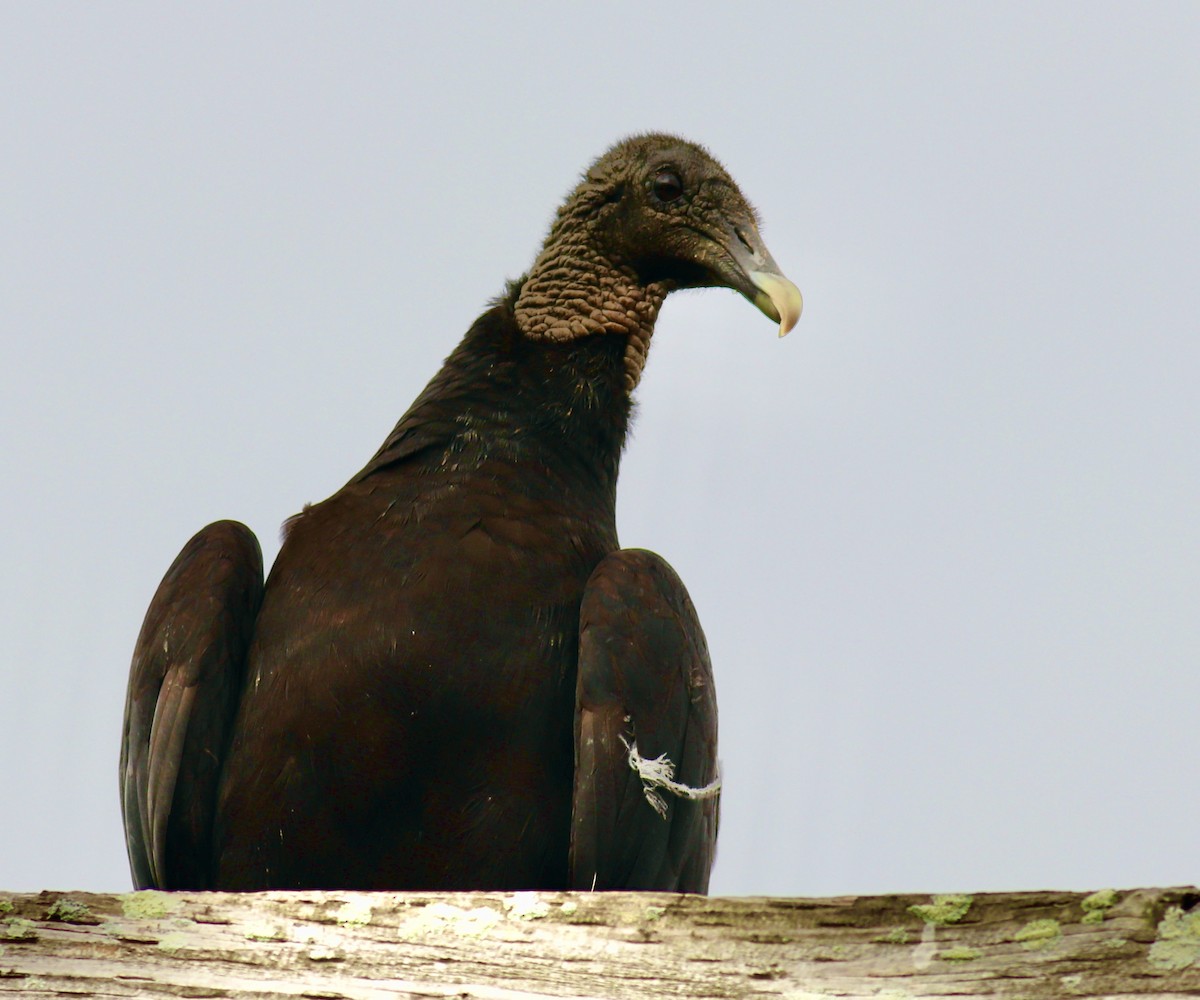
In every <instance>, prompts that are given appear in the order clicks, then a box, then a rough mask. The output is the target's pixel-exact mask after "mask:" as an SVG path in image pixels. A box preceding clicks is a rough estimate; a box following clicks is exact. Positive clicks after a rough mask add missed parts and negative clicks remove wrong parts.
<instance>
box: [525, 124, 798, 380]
mask: <svg viewBox="0 0 1200 1000" xmlns="http://www.w3.org/2000/svg"><path fill="white" fill-rule="evenodd" d="M706 287H725V288H732V289H734V290H735V291H737V292H740V293H741V294H742V295H744V296H745V297H746V298H747V299H749V300H750V301H751V302H753V303H754V305H756V306H757V307H758V308H759V309H760V310H761V311H762V312H764V313H765V314H766V315H767V316H769V317H770V318H771V319H772V320H774V321H775V322H776V323H778V324H779V335H780V336H781V337H782V336H783V335H784V334H786V333H787V332H788V331H789V330H790V329H791V328H792V327H793V326H795V325H796V321H797V320H799V318H800V309H801V306H802V300H801V297H800V290H799V289H798V288H797V287H796V286H795V285H794V284H792V282H790V281H789V280H788V279H787V278H785V277H784V276H783V274H782V273H780V270H779V267H778V265H776V263H775V261H774V260H773V259H772V257H771V254H770V252H769V251H768V250H767V248H766V246H765V245H764V243H763V241H762V237H761V236H759V234H758V217H757V215H756V213H755V211H754V209H753V208H752V207H751V206H750V204H749V202H747V201H746V199H745V197H743V195H742V193H741V191H739V190H738V187H737V185H736V184H735V183H734V181H733V179H732V178H731V177H730V176H729V174H728V173H727V172H726V171H725V168H724V167H722V166H721V164H719V163H718V162H717V161H716V160H715V159H713V157H712V156H711V155H710V154H709V153H708V152H707V151H706V150H705V149H703V148H702V147H700V146H697V145H695V144H694V143H690V142H687V141H686V140H684V139H679V138H677V137H675V136H670V135H659V134H653V135H641V136H634V137H633V138H630V139H626V140H625V141H623V142H620V143H618V144H617V145H616V146H614V147H613V148H612V149H610V150H608V152H606V153H605V154H604V155H603V156H601V157H600V158H599V159H598V160H596V162H595V163H593V164H592V166H591V168H590V169H589V170H588V171H587V173H586V174H585V175H584V177H583V180H582V181H580V183H579V185H578V186H577V187H576V188H575V190H574V191H572V192H571V194H570V195H569V196H568V197H567V200H566V201H565V202H564V203H563V205H562V207H561V208H560V209H559V210H558V215H557V217H556V218H555V221H554V224H553V225H552V226H551V228H550V233H549V235H548V236H547V237H546V242H545V244H544V245H543V247H542V250H541V253H540V254H539V255H538V257H537V260H536V261H535V262H534V265H533V267H532V269H531V270H530V272H529V274H528V276H527V277H526V279H525V280H524V282H523V283H522V284H521V288H520V293H519V295H518V298H517V302H516V318H517V323H518V325H519V326H520V328H521V330H522V331H523V332H524V333H525V335H526V336H528V337H532V338H534V339H541V340H557V341H563V340H571V339H574V338H576V337H581V336H588V335H591V334H597V333H616V334H623V335H627V336H629V350H628V351H627V353H626V373H627V376H628V378H627V383H628V387H629V388H630V389H632V388H633V386H634V385H636V384H637V380H638V377H639V376H640V374H641V370H642V365H643V364H644V363H645V355H646V350H647V348H648V347H649V342H650V335H651V333H652V332H653V328H654V321H655V319H656V318H657V316H658V310H659V307H660V306H661V305H662V301H663V299H664V298H665V297H666V295H667V293H668V292H672V291H674V290H675V289H678V288H706Z"/></svg>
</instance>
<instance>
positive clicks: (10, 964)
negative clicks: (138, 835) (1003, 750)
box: [0, 888, 1200, 1000]
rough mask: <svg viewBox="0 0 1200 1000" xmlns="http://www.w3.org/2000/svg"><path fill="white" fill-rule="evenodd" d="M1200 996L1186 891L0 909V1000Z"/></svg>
mask: <svg viewBox="0 0 1200 1000" xmlns="http://www.w3.org/2000/svg"><path fill="white" fill-rule="evenodd" d="M6 992H8V993H16V994H20V995H22V996H27V997H50V996H64V995H76V996H80V995H82V996H98V997H132V996H136V997H234V998H262V997H312V998H328V1000H337V998H343V997H344V998H355V1000H357V998H363V1000H368V998H369V1000H375V998H395V997H474V998H486V1000H531V998H546V997H557V998H571V1000H577V998H585V997H587V998H606V1000H607V998H613V1000H616V998H630V1000H632V998H654V997H729V998H741V997H749V998H757V997H780V998H783V997H787V998H805V1000H808V998H815V997H828V996H833V997H851V998H856V997H872V998H884V997H886V998H901V997H904V998H921V997H947V996H975V997H1014V998H1015V997H1023V998H1029V1000H1033V998H1041V997H1055V998H1058V997H1107V998H1124V997H1144V996H1174V997H1183V996H1198V995H1200V890H1198V889H1196V888H1173V889H1132V890H1117V891H1114V890H1101V891H1099V892H1095V893H1090V894H1088V893H1070V892H1026V893H988V894H980V895H975V896H968V895H942V896H932V897H931V896H860V897H843V898H836V899H774V898H768V899H760V898H745V899H721V898H705V897H701V896H679V895H670V894H664V893H507V894H505V893H359V892H265V893H247V894H237V893H161V892H135V893H127V894H124V895H94V894H90V893H61V892H43V893H40V894H36V895H34V894H30V895H18V894H7V893H0V994H3V993H6Z"/></svg>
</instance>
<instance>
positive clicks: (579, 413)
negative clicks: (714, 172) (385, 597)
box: [354, 285, 632, 507]
mask: <svg viewBox="0 0 1200 1000" xmlns="http://www.w3.org/2000/svg"><path fill="white" fill-rule="evenodd" d="M523 291H524V288H523V286H522V285H514V286H513V287H512V289H511V290H510V292H509V294H508V295H507V296H505V297H504V298H503V299H501V300H500V301H498V302H497V303H496V304H495V305H493V306H492V308H491V309H489V310H488V311H487V312H485V313H484V314H483V315H482V316H480V317H479V319H478V320H476V321H475V323H474V325H473V326H472V327H471V329H470V330H469V331H468V332H467V335H466V336H465V337H464V338H463V340H462V342H461V343H460V344H459V345H458V347H457V348H456V349H455V350H454V352H453V353H452V354H451V355H450V356H449V357H448V358H447V359H446V362H445V364H444V365H443V366H442V369H441V371H440V372H438V374H437V375H436V376H434V378H433V380H432V381H431V382H430V383H429V385H428V386H426V388H425V391H424V392H422V393H421V395H420V396H419V397H418V398H417V400H416V401H415V402H414V403H413V405H412V407H411V408H410V409H409V411H408V412H407V413H406V414H405V415H404V416H403V417H402V418H401V420H400V422H399V423H398V424H397V425H396V427H395V429H394V430H393V431H392V434H391V435H390V436H389V438H388V440H387V441H386V442H385V443H384V445H383V447H382V448H381V449H380V450H379V452H377V453H376V455H375V457H374V458H373V459H372V460H371V462H370V463H368V465H367V466H366V468H364V469H363V470H362V472H360V473H359V474H358V476H356V477H355V480H354V481H361V480H364V479H366V478H368V477H372V476H374V475H376V474H379V473H385V474H386V470H388V469H389V468H394V467H396V466H397V463H405V464H407V462H408V461H410V460H411V461H415V462H417V463H418V465H419V467H420V468H422V469H425V470H427V471H430V472H433V471H440V472H446V471H451V472H453V473H454V474H455V475H460V474H462V475H473V474H474V470H478V471H479V472H482V473H483V474H485V475H491V474H492V473H489V472H486V471H485V470H487V469H495V468H496V467H497V465H496V464H497V463H499V464H502V465H508V466H512V467H514V468H517V469H520V470H523V471H524V473H526V474H528V475H530V476H534V475H535V474H545V475H551V476H553V477H554V479H555V480H556V482H557V487H556V488H557V489H560V490H565V491H568V492H572V493H574V492H578V491H580V490H582V491H583V493H582V494H581V495H586V496H589V497H592V498H593V500H594V501H595V502H600V503H602V504H605V505H607V506H610V507H611V506H612V505H614V504H615V498H616V481H617V471H618V467H619V463H620V456H621V450H622V448H623V447H624V443H625V435H626V431H627V429H628V426H629V419H630V411H631V408H632V401H631V399H630V396H629V392H628V391H627V389H626V378H627V362H626V359H625V355H626V353H627V346H626V343H625V338H623V337H617V336H612V335H608V334H577V335H575V336H574V337H573V338H571V339H569V340H558V339H553V338H549V337H547V338H542V339H538V338H534V337H529V336H528V335H526V334H524V332H523V331H522V330H521V329H520V328H519V326H518V323H517V320H516V317H515V309H516V303H517V302H519V301H520V299H521V295H522V293H523Z"/></svg>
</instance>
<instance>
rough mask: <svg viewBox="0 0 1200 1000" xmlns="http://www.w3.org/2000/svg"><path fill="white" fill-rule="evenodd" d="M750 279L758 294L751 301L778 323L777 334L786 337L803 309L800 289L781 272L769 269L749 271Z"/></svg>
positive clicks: (798, 319)
mask: <svg viewBox="0 0 1200 1000" xmlns="http://www.w3.org/2000/svg"><path fill="white" fill-rule="evenodd" d="M749 277H750V281H751V283H752V284H753V285H754V287H755V288H757V289H758V294H757V295H755V296H754V298H753V299H751V301H752V302H753V303H754V304H755V305H756V306H758V308H759V309H760V310H761V311H762V312H763V313H765V314H766V315H767V316H769V317H770V318H771V319H773V320H775V322H777V323H778V324H779V336H781V337H786V336H787V334H788V331H789V330H791V329H792V327H794V326H795V325H796V324H797V323H798V322H799V321H800V313H801V311H802V310H803V309H804V297H803V296H802V295H801V294H800V289H799V288H797V287H796V286H795V285H793V284H792V283H791V282H790V281H788V280H787V278H785V277H784V276H783V275H782V274H773V273H772V272H770V271H751V272H750V275H749Z"/></svg>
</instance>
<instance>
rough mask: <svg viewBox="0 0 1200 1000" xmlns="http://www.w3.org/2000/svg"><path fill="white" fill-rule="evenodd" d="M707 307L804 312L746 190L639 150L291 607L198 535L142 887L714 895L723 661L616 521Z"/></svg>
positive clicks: (680, 593) (163, 626) (321, 537)
mask: <svg viewBox="0 0 1200 1000" xmlns="http://www.w3.org/2000/svg"><path fill="white" fill-rule="evenodd" d="M704 286H725V287H728V288H732V289H735V290H737V291H738V292H740V293H741V294H742V295H744V296H745V297H746V298H748V299H750V300H751V301H752V302H753V303H754V304H755V305H756V306H757V307H758V308H759V309H760V310H762V312H764V313H766V315H767V316H769V317H770V318H771V319H773V320H775V321H777V322H778V323H779V324H780V326H779V333H780V335H781V336H782V335H783V334H784V333H786V332H787V331H788V330H789V329H791V327H792V326H793V325H794V324H795V323H796V321H797V319H798V318H799V315H800V308H801V299H800V293H799V291H798V290H797V289H796V287H795V285H793V284H792V283H791V282H790V281H788V280H787V279H786V278H784V277H783V276H782V275H781V274H780V272H779V269H778V268H777V267H776V265H775V262H774V261H773V260H772V259H771V255H770V254H769V253H768V252H767V250H766V248H765V246H764V245H763V242H762V240H761V238H760V236H759V233H758V227H757V222H756V216H755V213H754V211H753V209H752V208H751V207H750V205H749V204H748V203H747V202H746V200H745V199H744V198H743V196H742V195H741V193H740V192H739V190H738V188H737V186H736V185H735V184H734V182H733V180H732V179H731V178H730V176H729V175H728V173H726V172H725V170H724V169H723V168H722V167H721V166H720V165H719V164H718V163H717V162H716V161H715V160H714V159H713V158H712V157H711V156H710V155H709V154H708V153H707V152H706V151H705V150H704V149H702V148H701V147H699V146H696V145H694V144H692V143H689V142H686V141H684V140H682V139H678V138H675V137H673V136H668V135H642V136H635V137H633V138H630V139H627V140H625V141H623V142H621V143H619V144H617V145H616V146H614V147H613V148H612V149H610V150H609V151H608V152H607V153H605V154H604V155H603V156H601V157H600V158H599V159H598V160H597V161H596V162H595V163H594V164H593V165H592V166H591V168H590V169H589V170H588V172H587V173H586V175H585V176H584V177H583V179H582V180H581V181H580V183H579V185H578V186H577V187H576V188H575V190H574V191H573V192H572V193H571V194H570V196H569V197H568V198H567V200H566V202H565V203H564V204H563V206H562V207H561V208H560V209H559V211H558V214H557V216H556V218H555V220H554V222H553V223H552V225H551V228H550V232H549V235H548V236H547V238H546V241H545V244H544V245H543V247H542V249H541V252H540V253H539V254H538V257H537V259H536V260H535V261H534V263H533V266H532V268H531V269H530V270H529V272H528V274H527V275H526V276H524V277H523V278H521V279H519V280H517V281H515V282H513V283H511V284H510V285H509V287H508V289H507V292H506V294H504V295H503V296H502V297H501V298H500V299H498V300H497V301H495V302H494V303H493V304H492V305H491V307H490V308H489V309H488V310H487V311H486V312H484V313H483V315H481V316H480V317H479V318H478V319H477V320H476V321H475V323H474V324H473V325H472V326H471V328H470V329H469V330H468V331H467V334H466V336H465V337H464V338H463V340H462V342H461V343H460V344H459V345H458V347H457V348H456V349H455V350H454V351H453V353H451V354H450V356H449V357H448V358H447V359H446V362H445V364H444V365H443V367H442V369H441V371H439V372H438V373H437V375H435V376H434V378H433V380H432V381H431V382H430V383H429V385H428V386H427V387H426V388H425V390H424V391H423V392H422V393H421V394H420V396H419V397H418V398H417V400H416V402H414V403H413V404H412V407H411V408H410V409H409V410H408V412H407V413H406V414H405V415H404V416H403V417H402V418H401V419H400V422H399V423H398V424H397V425H396V427H395V429H394V430H393V431H392V433H391V434H390V435H389V436H388V438H387V439H386V441H385V442H384V443H383V446H382V447H381V448H380V449H379V451H378V452H377V453H376V454H375V456H374V457H373V458H372V459H371V460H370V461H369V462H368V463H367V465H366V467H365V468H364V469H363V470H362V471H361V472H359V473H358V474H357V475H356V476H354V478H353V479H351V480H350V481H349V482H348V483H347V484H346V485H345V486H344V487H342V488H341V489H340V490H339V491H338V492H337V493H335V494H334V495H333V496H331V497H330V498H329V499H327V500H325V501H323V502H321V503H317V504H314V505H311V506H307V507H306V508H305V509H304V511H303V512H302V513H300V514H297V515H296V516H295V517H293V518H292V519H291V520H290V521H289V522H288V523H287V525H286V527H285V533H284V542H283V546H282V548H281V550H280V552H279V556H278V558H277V559H276V561H275V565H274V566H273V567H272V569H271V574H270V577H269V578H268V579H267V581H266V584H265V586H264V584H263V576H262V554H261V550H260V548H259V545H258V541H257V539H256V538H255V537H254V535H253V534H252V533H251V532H250V530H249V529H248V528H246V527H245V526H244V525H242V524H239V523H237V522H233V521H218V522H216V523H214V524H211V525H209V526H208V527H206V528H204V529H202V530H201V531H200V532H199V533H198V534H197V535H196V536H195V537H194V538H192V539H191V540H190V541H189V542H188V543H187V545H186V546H185V547H184V549H183V551H182V552H181V553H180V554H179V556H178V558H177V559H176V560H175V562H174V564H173V565H172V566H171V568H170V569H169V570H168V571H167V574H166V576H165V577H164V578H163V581H162V583H161V585H160V586H159V588H158V592H157V593H156V594H155V596H154V600H153V601H152V602H151V604H150V609H149V611H148V612H147V613H146V618H145V622H144V623H143V625H142V630H141V633H140V635H139V636H138V640H137V645H136V648H135V651H134V655H133V663H132V667H131V671H130V678H129V689H128V696H127V700H126V708H125V725H124V733H123V743H122V750H121V774H120V780H121V804H122V809H123V815H124V821H125V835H126V843H127V846H128V851H129V858H130V866H131V869H132V872H133V879H134V882H135V883H136V884H137V886H138V887H139V888H147V887H157V888H162V889H233V890H243V889H245V890H249V889H288V888H293V889H299V888H316V889H320V888H327V889H335V888H342V889H392V890H400V889H408V890H421V889H427V890H435V889H453V890H458V889H463V890H466V889H492V890H506V889H567V888H575V889H621V888H623V889H660V890H678V891H686V892H705V891H706V890H707V887H708V878H709V870H710V868H711V866H712V861H713V854H714V850H715V844H716V833H717V813H718V809H717V805H718V798H717V793H718V791H719V785H720V782H719V778H718V774H717V761H716V741H717V709H716V700H715V695H714V692H713V679H712V670H711V666H710V663H709V656H708V650H707V647H706V645H705V640H704V635H703V633H702V631H701V629H700V623H699V621H698V619H697V617H696V612H695V610H694V608H693V607H692V603H691V600H690V599H689V598H688V594H687V591H686V590H685V589H684V586H683V584H682V583H681V582H680V580H679V577H678V576H676V575H675V572H674V571H673V570H672V569H671V567H670V566H669V565H668V564H667V563H666V562H665V561H664V560H663V559H662V558H661V557H659V556H657V555H655V554H653V553H651V552H646V551H642V550H636V549H621V548H620V546H619V544H618V542H617V531H616V521H615V506H616V485H617V467H618V462H619V459H620V455H621V449H622V446H623V444H624V441H625V435H626V430H627V427H628V424H629V418H630V408H631V393H632V391H633V389H634V387H635V386H636V385H637V383H638V378H639V376H640V374H641V372H642V366H643V364H644V363H645V360H646V352H647V350H648V348H649V346H650V336H651V333H652V332H653V330H654V322H655V319H656V317H657V315H658V311H659V307H660V306H661V305H662V302H663V299H664V297H665V296H666V295H667V294H668V293H669V292H671V291H674V290H675V289H679V288H697V287H704Z"/></svg>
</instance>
